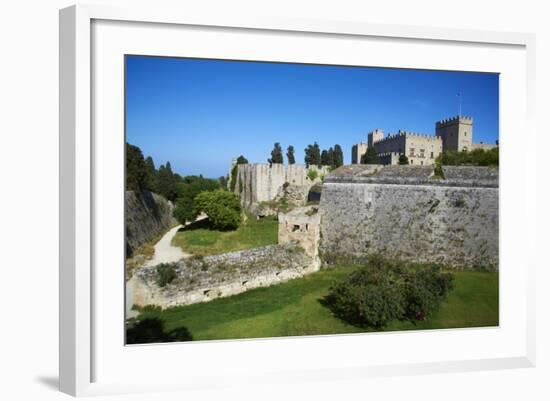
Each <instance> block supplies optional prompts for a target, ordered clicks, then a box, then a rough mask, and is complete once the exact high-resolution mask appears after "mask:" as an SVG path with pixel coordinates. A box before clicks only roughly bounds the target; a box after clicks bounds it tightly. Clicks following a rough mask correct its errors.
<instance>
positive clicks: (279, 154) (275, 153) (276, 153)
mask: <svg viewBox="0 0 550 401" xmlns="http://www.w3.org/2000/svg"><path fill="white" fill-rule="evenodd" d="M267 161H268V162H269V163H270V164H273V163H275V164H283V149H281V144H280V143H279V142H275V145H273V150H272V151H271V158H270V159H267Z"/></svg>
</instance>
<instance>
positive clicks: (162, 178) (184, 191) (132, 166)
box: [126, 143, 227, 222]
mask: <svg viewBox="0 0 550 401" xmlns="http://www.w3.org/2000/svg"><path fill="white" fill-rule="evenodd" d="M226 186H227V178H226V177H220V178H218V179H211V178H204V177H203V176H202V175H198V176H197V175H187V176H181V175H179V174H177V173H174V172H173V171H172V166H171V165H170V162H166V164H161V165H160V167H159V168H158V169H157V168H155V163H154V161H153V158H152V157H151V156H148V157H147V158H144V157H143V153H142V151H141V149H140V148H139V147H137V146H134V145H131V144H129V143H126V190H128V191H137V192H142V191H150V192H154V193H157V194H159V195H162V196H164V197H165V198H166V199H168V200H170V201H172V202H175V203H176V211H175V213H174V215H175V217H176V218H177V219H178V220H180V221H183V222H185V221H186V220H187V221H190V220H193V219H194V211H193V210H194V200H195V197H196V196H197V195H198V194H199V193H201V192H204V191H213V190H216V189H220V188H226Z"/></svg>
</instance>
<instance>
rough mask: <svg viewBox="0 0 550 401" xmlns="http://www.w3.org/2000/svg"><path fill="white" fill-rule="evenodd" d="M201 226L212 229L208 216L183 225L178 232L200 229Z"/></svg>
mask: <svg viewBox="0 0 550 401" xmlns="http://www.w3.org/2000/svg"><path fill="white" fill-rule="evenodd" d="M199 228H205V229H207V230H211V229H212V224H211V223H210V220H209V219H208V218H206V219H202V220H197V221H194V222H192V223H189V224H187V225H186V226H183V227H181V228H180V229H179V230H178V232H184V231H192V230H198V229H199Z"/></svg>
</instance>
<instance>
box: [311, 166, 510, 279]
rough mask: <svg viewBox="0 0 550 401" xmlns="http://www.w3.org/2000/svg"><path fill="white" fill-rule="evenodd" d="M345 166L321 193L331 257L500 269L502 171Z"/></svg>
mask: <svg viewBox="0 0 550 401" xmlns="http://www.w3.org/2000/svg"><path fill="white" fill-rule="evenodd" d="M443 173H444V177H445V179H440V178H436V177H434V175H433V168H432V167H420V166H419V167H413V166H392V167H382V166H344V167H341V168H340V169H337V170H336V171H335V172H333V173H332V174H330V175H329V176H327V178H326V179H325V184H324V186H323V196H322V197H321V204H320V211H319V212H320V214H321V242H320V253H321V255H322V257H323V259H324V260H325V261H327V262H329V263H331V262H335V261H338V260H348V261H349V260H360V259H361V258H364V257H365V256H368V255H373V254H381V255H384V256H385V257H388V258H396V259H401V260H406V261H411V262H420V263H438V264H443V265H447V266H451V267H455V268H484V269H490V270H497V269H498V243H499V242H498V237H499V226H498V221H499V218H498V216H499V212H498V204H499V199H498V169H494V168H488V167H443Z"/></svg>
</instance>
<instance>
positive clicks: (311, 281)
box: [128, 266, 499, 343]
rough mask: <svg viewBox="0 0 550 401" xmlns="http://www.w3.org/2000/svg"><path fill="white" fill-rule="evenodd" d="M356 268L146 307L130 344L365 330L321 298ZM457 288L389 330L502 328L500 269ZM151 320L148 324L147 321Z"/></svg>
mask: <svg viewBox="0 0 550 401" xmlns="http://www.w3.org/2000/svg"><path fill="white" fill-rule="evenodd" d="M354 269H357V267H350V266H341V267H337V268H331V269H326V270H321V271H319V272H316V273H313V274H310V275H308V276H305V277H303V278H299V279H295V280H291V281H288V282H286V283H282V284H279V285H275V286H271V287H267V288H257V289H253V290H250V291H247V292H245V293H242V294H238V295H234V296H231V297H228V298H220V299H216V300H214V301H211V302H207V303H201V304H194V305H188V306H181V307H175V308H170V309H166V310H164V311H160V310H159V309H152V308H146V309H145V310H142V311H141V313H140V315H139V320H140V321H142V322H143V321H145V322H146V324H145V325H144V326H143V327H142V328H141V329H139V330H141V331H139V330H138V327H136V329H133V330H134V331H132V329H130V330H129V331H128V342H129V343H140V342H158V341H182V340H220V339H239V338H261V337H280V336H301V335H320V334H343V333H360V332H367V331H372V330H366V329H362V328H358V327H355V326H351V325H349V324H347V323H345V322H343V321H342V320H340V319H338V318H336V317H334V316H333V315H332V313H331V312H330V311H329V310H328V309H327V308H325V307H324V306H322V305H321V303H320V300H321V299H322V298H323V297H324V296H325V295H326V294H327V293H328V292H329V288H330V287H331V286H332V285H333V284H334V283H336V282H338V281H341V280H343V279H344V278H345V277H346V276H347V275H348V274H349V273H351V272H352V271H353V270H354ZM454 274H455V289H454V290H453V291H452V292H451V293H450V294H449V296H448V298H447V300H446V301H445V302H444V303H443V304H442V305H441V308H440V309H439V311H438V312H436V313H434V314H433V315H431V316H429V317H428V318H427V319H426V320H425V321H419V322H417V323H416V325H415V324H412V323H410V322H400V321H395V322H392V323H391V324H390V325H388V326H387V327H385V328H384V331H396V330H418V329H444V328H463V327H488V326H498V322H499V320H498V316H499V306H498V273H494V272H472V271H458V272H455V273H454ZM147 322H148V323H147Z"/></svg>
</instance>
